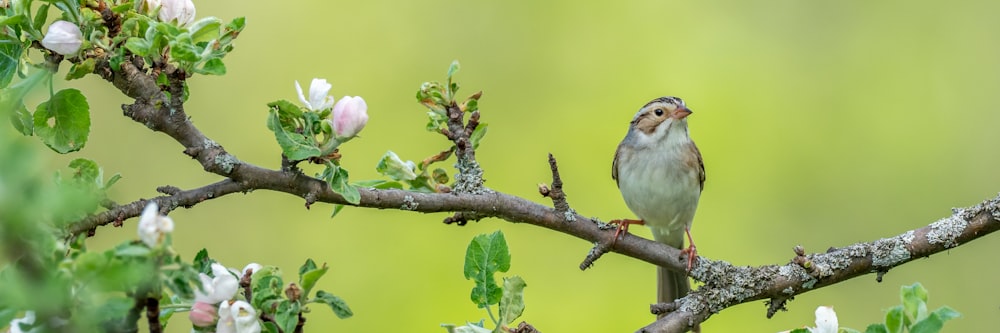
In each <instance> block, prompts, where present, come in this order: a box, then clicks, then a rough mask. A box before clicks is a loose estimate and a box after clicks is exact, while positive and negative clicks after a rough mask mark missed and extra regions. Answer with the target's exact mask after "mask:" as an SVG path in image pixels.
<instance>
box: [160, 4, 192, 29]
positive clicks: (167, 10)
mask: <svg viewBox="0 0 1000 333" xmlns="http://www.w3.org/2000/svg"><path fill="white" fill-rule="evenodd" d="M154 2H155V1H154ZM194 12H195V10H194V2H191V0H162V2H161V4H160V21H162V22H170V21H174V20H177V25H178V26H185V25H188V24H191V22H193V21H194Z"/></svg>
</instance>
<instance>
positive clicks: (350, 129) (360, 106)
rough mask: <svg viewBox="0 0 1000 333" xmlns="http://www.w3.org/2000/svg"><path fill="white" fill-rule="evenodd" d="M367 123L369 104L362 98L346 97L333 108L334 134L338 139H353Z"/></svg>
mask: <svg viewBox="0 0 1000 333" xmlns="http://www.w3.org/2000/svg"><path fill="white" fill-rule="evenodd" d="M367 123H368V104H366V103H365V100H364V99H363V98H361V97H360V96H354V97H352V96H344V98H341V99H340V101H337V104H336V105H334V106H333V133H334V134H335V135H336V136H337V138H340V139H350V138H353V137H355V136H357V135H358V132H361V129H363V128H365V124H367Z"/></svg>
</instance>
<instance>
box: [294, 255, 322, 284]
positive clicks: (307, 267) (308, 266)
mask: <svg viewBox="0 0 1000 333" xmlns="http://www.w3.org/2000/svg"><path fill="white" fill-rule="evenodd" d="M318 268H319V266H316V262H315V261H313V260H312V258H309V259H306V262H305V263H303V264H302V266H301V267H299V284H302V274H305V273H306V272H308V271H311V270H314V269H318Z"/></svg>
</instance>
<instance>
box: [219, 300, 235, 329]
mask: <svg viewBox="0 0 1000 333" xmlns="http://www.w3.org/2000/svg"><path fill="white" fill-rule="evenodd" d="M215 333H236V322H234V321H233V312H232V311H231V310H230V308H229V302H222V304H219V323H217V324H215Z"/></svg>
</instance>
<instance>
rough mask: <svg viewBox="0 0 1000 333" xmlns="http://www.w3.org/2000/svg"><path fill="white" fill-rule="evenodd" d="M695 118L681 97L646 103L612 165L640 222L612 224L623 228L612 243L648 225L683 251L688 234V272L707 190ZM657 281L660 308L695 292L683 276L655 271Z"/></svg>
mask: <svg viewBox="0 0 1000 333" xmlns="http://www.w3.org/2000/svg"><path fill="white" fill-rule="evenodd" d="M691 113H692V111H691V109H689V108H688V107H687V104H685V103H684V101H683V100H682V99H680V98H677V97H670V96H667V97H660V98H656V99H653V100H652V101H650V102H649V103H646V105H643V106H642V108H640V109H639V112H636V114H635V117H633V118H632V122H631V123H630V124H629V128H628V133H627V134H626V135H625V138H624V139H622V141H621V143H620V144H618V148H617V150H615V158H614V162H613V163H612V166H611V178H612V179H614V180H615V182H616V183H617V184H618V189H619V191H620V192H621V194H622V198H623V199H624V201H625V204H626V206H628V208H629V210H631V211H632V213H634V214H635V215H636V216H637V217H638V218H639V219H638V220H631V219H622V220H615V221H612V222H613V223H615V224H617V225H618V227H619V228H618V230H616V232H615V236H614V239H617V238H618V237H619V234H620V233H621V232H625V233H627V232H628V225H629V224H644V225H646V226H647V227H649V228H650V229H651V230H652V232H653V239H654V240H656V241H657V242H660V243H663V244H666V245H669V246H671V247H674V248H677V249H681V248H682V247H683V246H684V235H685V234H686V235H687V238H688V243H690V246H689V247H688V248H687V249H684V250H682V251H684V252H685V253H686V254H687V258H688V271H690V270H691V266H692V264H693V262H694V258H695V256H696V255H697V251H696V248H695V245H694V242H693V241H692V240H691V222H692V221H693V220H694V215H695V210H697V208H698V199H699V198H700V197H701V192H702V189H704V187H705V164H704V162H703V161H702V158H701V152H700V151H698V146H696V145H695V144H694V141H693V140H691V136H690V135H689V133H688V123H687V117H688V116H689V115H691ZM657 280H658V288H657V302H659V303H666V302H672V301H673V300H675V299H678V298H681V297H684V296H685V295H687V293H688V292H689V291H690V290H691V286H690V284H689V282H688V279H687V274H685V273H682V272H677V271H672V270H668V269H665V268H663V267H657ZM695 329H697V328H695Z"/></svg>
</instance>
